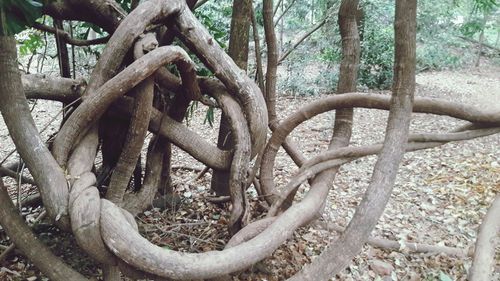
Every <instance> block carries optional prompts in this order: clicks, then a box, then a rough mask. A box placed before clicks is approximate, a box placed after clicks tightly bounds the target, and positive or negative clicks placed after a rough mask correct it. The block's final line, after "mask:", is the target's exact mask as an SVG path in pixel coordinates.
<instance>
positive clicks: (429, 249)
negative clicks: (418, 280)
mask: <svg viewBox="0 0 500 281" xmlns="http://www.w3.org/2000/svg"><path fill="white" fill-rule="evenodd" d="M318 224H319V225H321V226H323V227H324V228H326V229H327V230H329V231H332V230H333V231H335V232H338V233H343V232H344V231H345V228H344V227H341V226H338V225H335V224H333V223H330V222H319V223H318ZM367 244H369V245H370V246H373V247H376V248H382V249H385V250H392V251H401V252H404V251H410V252H415V253H434V254H441V253H442V254H445V255H449V256H455V257H460V258H466V257H468V256H470V255H471V253H470V251H468V250H466V249H460V248H455V247H447V246H436V245H430V244H422V243H413V242H402V241H394V240H390V239H383V238H376V237H370V238H369V239H368V241H367Z"/></svg>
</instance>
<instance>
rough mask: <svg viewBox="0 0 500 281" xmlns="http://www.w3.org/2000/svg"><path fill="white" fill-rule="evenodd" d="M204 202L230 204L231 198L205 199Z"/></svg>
mask: <svg viewBox="0 0 500 281" xmlns="http://www.w3.org/2000/svg"><path fill="white" fill-rule="evenodd" d="M206 200H207V201H208V202H210V203H215V204H221V203H228V202H230V201H231V197H230V196H217V197H206Z"/></svg>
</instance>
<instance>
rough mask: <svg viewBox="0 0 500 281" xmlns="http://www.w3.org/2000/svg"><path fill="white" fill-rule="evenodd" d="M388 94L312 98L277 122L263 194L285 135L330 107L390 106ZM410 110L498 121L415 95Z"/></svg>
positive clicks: (499, 120) (499, 117) (498, 115)
mask: <svg viewBox="0 0 500 281" xmlns="http://www.w3.org/2000/svg"><path fill="white" fill-rule="evenodd" d="M389 103H390V97H389V96H382V95H374V94H362V93H349V94H343V95H336V96H329V97H326V98H323V99H320V100H317V101H314V102H312V103H310V104H308V105H306V106H304V107H303V108H301V109H300V110H299V111H297V112H295V113H294V114H292V115H291V116H289V117H288V118H287V119H285V120H283V121H282V122H281V123H280V126H279V127H278V128H277V129H276V130H275V131H274V132H273V135H272V136H271V138H270V139H269V142H268V144H267V146H266V149H265V153H264V156H263V159H262V167H261V174H260V183H261V186H262V189H263V191H264V193H265V194H273V192H274V183H273V174H272V168H271V167H273V166H274V157H275V156H276V153H277V151H278V149H279V147H280V145H281V143H283V141H284V139H285V138H286V136H288V135H289V134H290V132H291V131H292V130H293V129H294V128H296V127H297V126H298V125H299V124H301V123H303V122H304V121H306V120H309V119H311V118H312V117H314V116H316V115H318V114H321V113H324V112H327V111H329V110H333V109H342V108H351V107H363V108H373V109H385V110H387V109H389ZM413 112H416V113H430V114H436V115H445V116H451V117H454V118H458V119H462V120H466V121H470V122H473V123H485V124H489V126H495V125H498V124H500V112H484V111H481V110H479V109H477V108H474V107H472V106H467V105H462V104H458V103H454V102H449V101H444V100H440V99H432V98H416V99H415V101H414V104H413Z"/></svg>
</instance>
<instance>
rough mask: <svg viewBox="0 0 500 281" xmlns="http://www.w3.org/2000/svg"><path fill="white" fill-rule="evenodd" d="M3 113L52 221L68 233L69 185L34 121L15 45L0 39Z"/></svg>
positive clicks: (0, 94) (13, 42)
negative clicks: (24, 90) (24, 88)
mask: <svg viewBox="0 0 500 281" xmlns="http://www.w3.org/2000/svg"><path fill="white" fill-rule="evenodd" d="M0 81H3V82H4V83H0V100H1V101H2V102H0V111H1V113H2V116H3V118H4V120H5V124H6V125H7V128H8V129H9V133H10V135H11V137H12V139H13V141H14V143H15V145H16V148H17V151H18V152H19V154H20V155H21V158H22V159H23V160H24V161H25V162H26V165H27V166H28V169H29V170H30V172H31V174H32V175H33V178H34V180H35V182H37V183H38V186H39V188H40V193H41V195H42V199H43V202H44V205H45V207H46V209H47V213H48V215H49V217H50V219H52V220H54V219H55V221H56V223H57V224H58V226H60V227H61V228H63V229H69V219H68V216H67V214H68V213H67V212H68V211H67V206H68V185H67V183H66V178H65V176H64V173H63V170H62V169H61V168H60V167H59V165H58V164H57V162H56V161H55V160H54V158H53V157H52V154H51V153H50V151H49V150H48V149H47V147H46V146H45V142H44V141H43V140H42V139H41V137H40V134H39V133H38V130H37V128H36V126H35V122H34V121H33V118H32V117H31V112H30V109H29V107H28V102H27V100H26V97H25V96H24V93H23V90H22V89H23V86H22V83H21V75H20V74H19V71H18V68H17V54H16V42H15V40H14V39H10V38H9V37H5V36H2V37H0Z"/></svg>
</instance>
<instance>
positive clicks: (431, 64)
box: [417, 44, 463, 71]
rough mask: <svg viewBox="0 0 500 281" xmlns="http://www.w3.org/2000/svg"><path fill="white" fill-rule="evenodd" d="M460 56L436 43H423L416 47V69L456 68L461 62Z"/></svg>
mask: <svg viewBox="0 0 500 281" xmlns="http://www.w3.org/2000/svg"><path fill="white" fill-rule="evenodd" d="M462 62H463V61H462V59H461V57H460V56H458V55H456V54H454V53H451V52H449V50H448V49H447V48H443V47H442V46H441V45H438V44H425V45H422V46H421V47H419V48H417V70H418V71H424V70H441V69H446V68H456V67H458V66H460V65H461V64H462Z"/></svg>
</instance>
